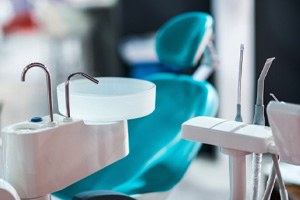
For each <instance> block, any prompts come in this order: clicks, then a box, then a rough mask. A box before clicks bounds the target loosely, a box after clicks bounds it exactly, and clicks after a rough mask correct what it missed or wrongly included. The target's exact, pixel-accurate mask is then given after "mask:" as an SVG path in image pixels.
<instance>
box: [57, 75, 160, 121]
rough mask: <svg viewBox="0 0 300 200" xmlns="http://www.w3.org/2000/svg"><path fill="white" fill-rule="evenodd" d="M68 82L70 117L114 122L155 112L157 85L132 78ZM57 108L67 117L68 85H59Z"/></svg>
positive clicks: (105, 78)
mask: <svg viewBox="0 0 300 200" xmlns="http://www.w3.org/2000/svg"><path fill="white" fill-rule="evenodd" d="M96 79H97V80H98V81H99V84H95V83H93V82H91V81H89V80H87V79H78V80H72V81H70V83H69V91H70V94H69V95H70V115H71V117H73V118H78V119H83V120H85V121H91V122H112V121H120V120H127V119H134V118H139V117H143V116H146V115H148V114H150V113H151V112H153V111H154V109H155V94H156V86H155V84H154V83H152V82H149V81H144V80H139V79H133V78H115V77H100V78H96ZM57 98H58V109H59V112H60V113H61V114H62V115H66V102H65V83H62V84H60V85H58V86H57Z"/></svg>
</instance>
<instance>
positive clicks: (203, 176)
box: [168, 154, 229, 200]
mask: <svg viewBox="0 0 300 200" xmlns="http://www.w3.org/2000/svg"><path fill="white" fill-rule="evenodd" d="M183 199H188V200H201V199H213V200H219V199H220V200H221V199H222V200H224V199H229V174H228V158H227V157H226V156H224V155H221V154H219V155H218V158H217V159H216V160H212V159H208V158H206V157H200V158H197V159H195V160H194V161H193V163H192V165H191V166H190V168H189V169H188V171H187V173H186V175H185V176H184V178H183V180H182V181H181V182H180V183H179V184H178V185H177V186H176V187H175V189H174V190H173V191H172V192H171V194H170V196H169V198H168V200H183Z"/></svg>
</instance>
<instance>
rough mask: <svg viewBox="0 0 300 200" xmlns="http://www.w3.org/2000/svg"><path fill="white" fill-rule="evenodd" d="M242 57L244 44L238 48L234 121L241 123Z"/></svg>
mask: <svg viewBox="0 0 300 200" xmlns="http://www.w3.org/2000/svg"><path fill="white" fill-rule="evenodd" d="M243 55H244V44H241V46H240V63H239V80H238V92H237V93H238V97H237V105H236V116H235V121H238V122H242V121H243V117H242V114H241V93H242V92H241V90H242V72H243Z"/></svg>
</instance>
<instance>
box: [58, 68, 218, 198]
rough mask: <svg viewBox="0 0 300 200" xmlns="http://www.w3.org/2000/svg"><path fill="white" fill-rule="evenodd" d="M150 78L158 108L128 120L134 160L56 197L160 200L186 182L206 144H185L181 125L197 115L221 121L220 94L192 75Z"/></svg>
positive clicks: (130, 149) (82, 182)
mask: <svg viewBox="0 0 300 200" xmlns="http://www.w3.org/2000/svg"><path fill="white" fill-rule="evenodd" d="M146 79H147V80H149V81H152V82H153V83H155V84H156V97H157V98H156V109H155V111H154V112H153V113H152V114H151V115H149V116H146V117H144V118H140V119H135V120H130V121H128V130H129V155H128V156H127V157H125V158H123V159H122V160H119V161H117V162H116V163H113V164H112V165H110V166H107V167H106V168H104V169H103V170H101V171H98V172H96V173H95V174H92V175H90V176H88V177H87V178H85V179H83V180H81V181H79V182H77V183H75V184H72V185H70V186H69V187H67V188H65V189H64V190H61V191H58V192H56V193H54V194H53V196H54V197H56V198H58V199H63V200H69V199H72V198H73V199H74V200H106V199H109V200H111V199H112V200H118V199H120V200H130V199H153V200H154V199H155V200H158V199H165V198H166V195H165V194H166V192H169V191H170V190H171V189H172V188H173V187H174V186H175V185H176V184H177V183H178V182H179V181H180V180H181V179H182V177H183V176H184V174H185V172H186V171H187V169H188V167H189V165H190V164H191V162H192V160H193V159H194V158H195V156H196V155H197V152H198V151H199V149H200V147H201V144H199V143H198V144H197V143H195V142H191V141H187V140H184V139H182V138H181V134H180V132H181V125H182V123H183V122H185V121H186V120H188V119H190V118H193V117H196V116H215V114H216V112H217V108H218V96H217V92H216V90H215V89H214V87H213V86H212V85H211V84H210V83H208V82H206V81H197V80H195V79H193V77H192V76H189V75H176V74H171V73H159V74H154V75H151V76H149V77H147V78H146ZM147 197H148V198H147Z"/></svg>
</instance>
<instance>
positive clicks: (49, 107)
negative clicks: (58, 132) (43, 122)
mask: <svg viewBox="0 0 300 200" xmlns="http://www.w3.org/2000/svg"><path fill="white" fill-rule="evenodd" d="M32 67H39V68H42V69H43V70H44V71H45V73H46V78H47V89H48V111H49V115H50V123H49V125H53V123H54V119H53V107H52V105H53V104H52V89H51V74H50V72H49V70H48V68H47V67H45V65H43V64H42V63H31V64H29V65H27V66H26V67H25V68H24V69H23V71H22V75H21V81H23V82H24V81H25V76H26V73H27V71H28V70H29V69H30V68H32Z"/></svg>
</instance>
